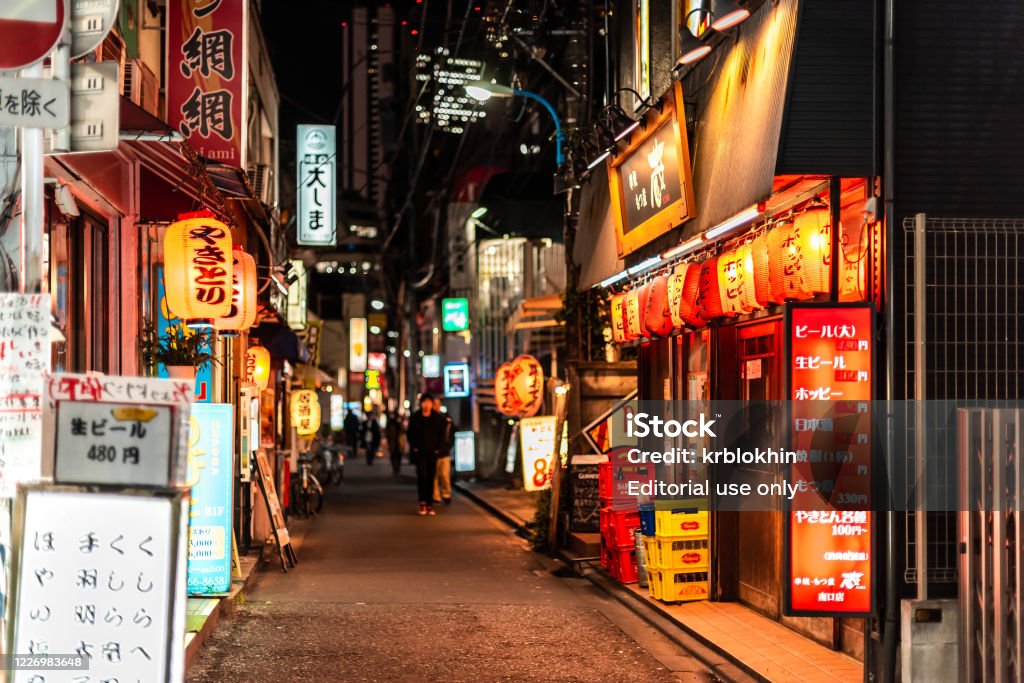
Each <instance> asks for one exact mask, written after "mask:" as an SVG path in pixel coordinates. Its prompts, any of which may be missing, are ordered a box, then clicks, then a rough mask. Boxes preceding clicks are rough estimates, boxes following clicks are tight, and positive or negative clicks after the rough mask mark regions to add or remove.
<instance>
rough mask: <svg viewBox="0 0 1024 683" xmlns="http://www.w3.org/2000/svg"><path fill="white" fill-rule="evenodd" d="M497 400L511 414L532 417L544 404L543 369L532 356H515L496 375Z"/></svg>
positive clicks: (500, 367) (495, 398) (495, 390)
mask: <svg viewBox="0 0 1024 683" xmlns="http://www.w3.org/2000/svg"><path fill="white" fill-rule="evenodd" d="M494 403H495V406H497V408H498V412H499V413H501V414H502V415H507V416H508V417H533V416H534V415H536V414H537V413H538V412H539V411H540V408H541V405H542V404H543V403H544V370H543V368H541V366H540V363H539V362H538V361H537V359H536V358H534V357H533V356H527V355H522V356H516V357H515V358H514V359H513V360H512V361H510V362H508V363H502V364H501V366H499V367H498V372H497V373H496V374H495V375H494Z"/></svg>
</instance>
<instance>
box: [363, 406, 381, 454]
mask: <svg viewBox="0 0 1024 683" xmlns="http://www.w3.org/2000/svg"><path fill="white" fill-rule="evenodd" d="M363 442H364V443H363V446H364V447H365V448H366V464H367V465H372V464H373V461H374V460H375V459H376V458H377V451H378V449H380V420H379V419H377V416H376V415H370V416H369V417H368V418H366V422H365V423H364V424H363Z"/></svg>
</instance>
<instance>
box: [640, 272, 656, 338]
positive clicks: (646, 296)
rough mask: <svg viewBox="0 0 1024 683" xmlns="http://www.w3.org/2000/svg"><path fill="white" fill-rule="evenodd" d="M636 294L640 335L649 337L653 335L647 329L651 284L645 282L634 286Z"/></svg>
mask: <svg viewBox="0 0 1024 683" xmlns="http://www.w3.org/2000/svg"><path fill="white" fill-rule="evenodd" d="M636 294H637V301H636V305H637V310H638V311H639V313H640V336H641V337H647V338H650V337H652V336H654V335H653V334H651V331H650V330H649V329H647V304H648V302H650V299H651V284H650V283H649V282H645V283H644V284H642V285H640V286H639V287H637V288H636Z"/></svg>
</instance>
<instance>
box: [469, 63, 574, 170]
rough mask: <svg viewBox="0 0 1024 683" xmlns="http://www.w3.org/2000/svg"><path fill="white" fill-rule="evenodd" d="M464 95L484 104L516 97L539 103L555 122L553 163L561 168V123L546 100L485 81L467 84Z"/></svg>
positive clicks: (562, 137) (562, 136)
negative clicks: (496, 99)
mask: <svg viewBox="0 0 1024 683" xmlns="http://www.w3.org/2000/svg"><path fill="white" fill-rule="evenodd" d="M466 94H467V95H469V96H470V97H472V98H473V99H474V100H477V101H479V102H486V101H487V100H489V99H491V98H492V97H513V96H516V95H518V96H520V97H525V98H527V99H530V100H533V101H535V102H539V103H540V104H541V105H542V106H543V107H544V108H545V109H547V110H548V113H549V114H551V118H552V119H554V120H555V163H556V164H557V165H558V166H561V165H562V164H563V163H564V162H565V156H564V154H563V152H562V148H563V147H564V146H565V134H564V133H563V132H562V121H561V120H560V119H559V118H558V112H556V111H555V108H554V107H553V106H551V103H550V102H548V101H547V100H546V99H544V98H543V97H541V96H540V95H538V94H537V93H534V92H530V91H529V90H519V89H518V88H510V87H509V86H507V85H498V84H497V83H488V82H486V81H473V82H472V83H467V84H466Z"/></svg>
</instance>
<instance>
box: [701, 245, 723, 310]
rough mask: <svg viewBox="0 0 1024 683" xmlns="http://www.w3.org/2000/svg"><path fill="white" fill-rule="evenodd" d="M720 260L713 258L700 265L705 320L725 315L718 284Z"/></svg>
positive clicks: (702, 307)
mask: <svg viewBox="0 0 1024 683" xmlns="http://www.w3.org/2000/svg"><path fill="white" fill-rule="evenodd" d="M718 258H719V257H717V256H712V257H711V258H709V259H708V260H706V261H704V262H703V263H701V264H700V303H699V310H700V317H702V318H704V319H705V320H711V319H712V318H721V317H722V316H723V315H725V310H724V309H723V308H722V290H721V288H720V286H719V284H718Z"/></svg>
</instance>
